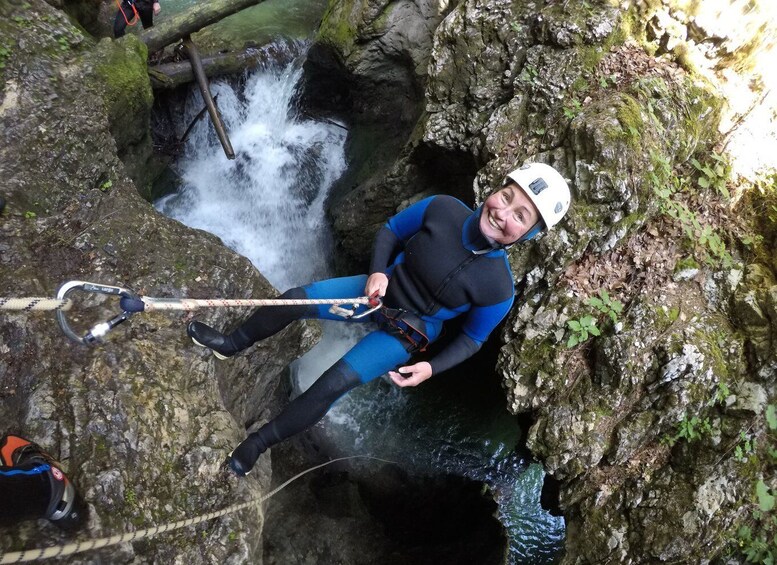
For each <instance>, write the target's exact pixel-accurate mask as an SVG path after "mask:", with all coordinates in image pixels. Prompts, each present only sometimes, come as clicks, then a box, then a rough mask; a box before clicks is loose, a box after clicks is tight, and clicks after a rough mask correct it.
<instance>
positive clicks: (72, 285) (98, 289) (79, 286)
mask: <svg viewBox="0 0 777 565" xmlns="http://www.w3.org/2000/svg"><path fill="white" fill-rule="evenodd" d="M74 290H81V291H83V292H91V293H98V294H110V295H114V296H123V297H127V298H137V297H136V296H135V294H134V293H133V292H132V291H131V290H129V289H127V288H123V287H120V286H109V285H104V284H97V283H92V282H86V281H70V282H67V283H65V284H63V285H62V286H61V287H59V290H58V291H57V298H59V299H62V300H64V299H65V298H67V295H68V294H70V293H71V292H73V291H74ZM132 314H133V312H127V311H122V313H121V314H118V315H116V316H114V317H113V318H111V319H110V320H108V321H106V322H103V323H101V324H97V325H96V326H94V327H93V328H92V329H91V330H89V331H88V332H87V333H86V334H84V336H83V337H82V336H79V335H78V334H77V333H76V332H75V331H73V329H72V328H71V327H70V325H69V324H68V322H67V318H66V316H65V312H63V311H62V310H57V322H58V323H59V327H60V328H62V331H63V332H64V334H65V335H66V336H67V337H69V338H70V339H72V340H73V341H76V342H78V343H82V344H84V345H95V344H97V343H99V342H100V341H102V338H103V336H105V334H107V333H108V332H109V331H111V330H112V329H113V328H115V327H116V326H118V325H119V324H121V323H122V322H126V321H127V320H128V319H129V317H130V316H131V315H132Z"/></svg>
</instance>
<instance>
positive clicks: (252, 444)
mask: <svg viewBox="0 0 777 565" xmlns="http://www.w3.org/2000/svg"><path fill="white" fill-rule="evenodd" d="M266 450H267V448H266V447H265V445H264V442H263V441H262V439H261V438H260V437H259V434H258V433H253V434H250V435H249V436H248V437H247V438H245V439H244V440H243V441H242V442H241V443H240V445H238V446H237V447H236V448H235V450H234V451H233V452H232V453H230V454H229V468H230V469H232V471H234V473H235V474H236V475H237V476H238V477H245V476H246V475H247V474H248V473H250V472H251V469H253V468H254V465H256V460H257V459H259V456H260V455H261V454H262V453H264V452H265V451H266Z"/></svg>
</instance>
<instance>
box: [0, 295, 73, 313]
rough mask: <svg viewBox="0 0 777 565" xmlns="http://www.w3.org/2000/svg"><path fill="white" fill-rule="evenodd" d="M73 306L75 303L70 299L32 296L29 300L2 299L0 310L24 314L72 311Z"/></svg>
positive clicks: (0, 300)
mask: <svg viewBox="0 0 777 565" xmlns="http://www.w3.org/2000/svg"><path fill="white" fill-rule="evenodd" d="M72 305H73V302H72V301H71V300H70V299H69V298H65V299H59V298H43V297H40V296H31V297H29V298H2V297H0V310H22V311H24V312H33V311H36V312H41V311H44V310H70V307H71V306H72Z"/></svg>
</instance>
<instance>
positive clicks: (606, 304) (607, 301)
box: [586, 288, 623, 324]
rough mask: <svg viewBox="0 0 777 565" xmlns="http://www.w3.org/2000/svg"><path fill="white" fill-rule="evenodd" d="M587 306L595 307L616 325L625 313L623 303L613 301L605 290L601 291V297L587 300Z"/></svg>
mask: <svg viewBox="0 0 777 565" xmlns="http://www.w3.org/2000/svg"><path fill="white" fill-rule="evenodd" d="M586 304H588V305H589V306H593V307H594V308H596V309H597V310H599V312H601V313H602V314H606V315H607V316H609V317H610V319H611V320H612V323H613V324H615V323H617V322H618V315H619V314H620V313H621V312H623V303H621V301H620V300H613V299H612V298H610V295H609V294H608V293H607V291H606V290H604V289H603V288H602V289H600V290H599V296H598V297H596V296H592V297H591V298H589V299H588V300H586Z"/></svg>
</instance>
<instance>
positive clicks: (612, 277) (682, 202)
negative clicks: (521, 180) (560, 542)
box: [323, 0, 777, 563]
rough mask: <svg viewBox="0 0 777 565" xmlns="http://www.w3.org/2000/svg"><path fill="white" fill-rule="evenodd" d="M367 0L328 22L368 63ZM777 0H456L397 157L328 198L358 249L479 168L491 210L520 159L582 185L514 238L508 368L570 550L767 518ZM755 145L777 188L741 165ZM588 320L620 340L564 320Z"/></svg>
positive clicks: (709, 543) (605, 557)
mask: <svg viewBox="0 0 777 565" xmlns="http://www.w3.org/2000/svg"><path fill="white" fill-rule="evenodd" d="M335 5H337V6H342V4H340V3H333V6H335ZM419 5H420V3H419ZM358 7H359V10H357V9H356V8H355V7H353V6H352V7H351V10H350V11H349V12H348V13H346V14H343V15H342V18H343V20H342V21H340V22H339V23H338V24H337V25H336V24H335V23H332V22H329V23H328V28H327V29H338V30H341V31H342V30H345V31H350V35H349V37H350V39H349V40H348V41H344V40H341V41H340V45H341V47H340V49H341V52H342V53H343V57H344V59H345V60H347V61H349V66H348V69H349V70H351V71H352V70H353V69H357V68H359V64H358V63H356V62H354V61H353V60H352V58H353V46H354V45H359V46H360V47H359V49H360V50H361V52H362V53H368V52H370V51H371V46H372V45H373V43H374V41H375V39H374V36H372V35H370V34H369V33H366V31H365V30H364V29H363V28H360V27H359V25H358V22H359V21H361V20H360V18H361V19H363V18H365V17H366V14H371V16H370V17H374V15H375V13H377V12H378V11H380V9H382V7H383V4H382V3H380V2H371V3H369V2H368V3H362V4H360V5H358ZM769 10H770V7H769V6H768V3H766V2H759V3H751V4H749V5H748V7H747V8H743V7H742V5H740V4H739V3H736V2H731V3H728V2H722V3H718V4H716V6H714V7H710V6H702V5H701V4H700V3H694V2H672V1H668V0H667V1H665V2H663V3H662V2H637V3H633V4H626V5H616V4H610V3H602V2H582V3H570V2H547V3H544V2H540V3H537V2H514V1H513V2H511V1H507V0H467V1H463V2H460V3H458V4H457V5H456V6H454V7H452V9H451V11H450V13H449V14H448V15H447V16H446V17H445V19H444V20H443V21H442V22H441V24H440V25H439V26H438V27H437V28H436V29H435V30H434V33H433V40H432V51H431V55H430V58H429V67H428V71H427V74H426V76H424V77H422V78H421V80H423V81H425V90H424V92H425V94H424V100H423V102H422V112H421V115H420V118H419V120H418V122H417V123H416V124H415V127H414V130H413V132H412V134H411V135H410V136H409V138H408V140H407V142H406V144H405V145H404V147H403V149H402V150H401V152H400V155H399V157H398V158H397V159H396V160H395V161H393V162H392V163H390V164H389V166H387V167H385V168H378V169H377V170H374V172H373V174H372V175H371V176H367V175H365V176H367V178H364V179H362V180H361V182H358V183H356V184H355V186H353V187H352V190H351V191H350V192H349V193H348V194H347V195H346V196H344V197H343V198H342V199H341V200H340V201H338V202H337V206H336V208H335V209H333V212H332V213H333V216H334V218H335V227H336V228H337V229H339V230H340V233H341V235H342V238H343V241H344V242H345V245H346V247H348V248H349V249H350V250H351V251H352V254H353V256H354V257H359V256H363V255H364V254H366V253H367V251H368V246H369V242H370V241H371V238H372V234H373V233H374V231H375V229H376V227H377V226H379V225H380V223H381V222H382V221H383V219H384V218H385V216H386V215H387V214H390V213H392V212H393V211H395V210H397V209H401V208H402V207H404V206H405V205H406V204H407V203H408V201H412V200H413V199H415V198H419V197H421V196H423V195H426V194H429V193H432V192H448V193H452V194H456V195H460V194H462V186H463V185H464V184H470V183H473V179H474V183H473V184H474V195H473V194H472V191H470V194H469V198H472V199H473V200H476V201H479V200H481V199H482V198H483V197H484V196H485V195H486V194H487V193H488V192H490V190H491V189H492V188H493V187H495V186H498V184H499V183H500V182H501V179H502V178H503V175H504V174H505V173H506V172H507V171H509V170H510V169H511V168H513V167H514V166H515V165H516V164H520V163H522V162H524V161H525V160H539V161H544V162H548V163H551V164H553V165H555V166H557V167H558V168H559V169H560V170H561V171H562V172H563V173H564V174H565V175H566V176H567V177H568V178H569V179H571V185H572V189H573V207H572V211H571V213H570V215H569V217H568V219H567V220H566V221H565V222H564V224H563V225H562V226H561V227H560V228H559V229H557V230H555V231H554V232H553V233H552V234H550V235H548V236H545V237H542V238H541V239H540V240H538V241H536V242H533V243H532V244H530V245H526V246H523V247H520V248H516V249H514V250H513V251H511V262H512V264H513V267H514V271H515V274H516V277H517V279H518V280H517V282H519V283H520V284H519V288H520V290H521V300H520V302H519V304H518V306H517V307H516V308H514V309H513V312H512V313H511V315H510V318H509V320H508V322H507V324H506V326H505V328H504V331H503V334H502V339H503V340H504V343H505V345H504V347H503V348H502V351H501V353H500V355H499V359H498V361H497V367H496V369H497V370H498V371H499V373H500V374H501V375H502V376H503V379H504V385H505V391H506V394H507V397H508V401H509V406H510V409H511V410H512V411H514V412H515V413H516V414H518V413H530V414H531V416H532V418H533V421H534V424H533V425H532V427H531V430H530V437H529V442H528V445H529V448H530V449H531V450H532V451H533V452H534V454H535V455H536V456H537V457H538V458H540V459H541V460H542V461H544V463H545V465H546V468H547V469H548V471H549V473H550V474H551V475H552V476H553V477H554V478H555V480H557V481H558V484H559V487H560V506H561V509H562V511H563V512H564V514H565V516H566V518H567V524H568V535H567V541H566V556H565V557H564V563H589V562H590V563H593V562H597V563H599V562H602V563H645V562H699V561H702V560H705V559H710V558H712V557H713V556H716V555H720V554H721V553H722V552H724V551H726V547H729V548H730V547H731V545H730V544H732V543H733V544H734V545H736V543H737V542H736V541H735V540H736V539H737V526H738V525H740V524H752V523H753V516H754V515H753V512H752V511H753V509H754V508H755V486H756V483H757V481H758V480H759V479H764V480H765V484H766V486H767V488H771V489H774V488H775V487H776V486H777V485H775V484H774V476H775V474H774V461H773V459H770V457H772V456H770V455H769V453H768V449H770V448H772V449H773V448H774V446H773V445H771V444H770V441H773V437H772V439H769V436H768V435H767V424H766V421H765V418H764V413H765V409H766V406H767V404H769V403H772V404H774V403H775V398H776V397H777V390H776V389H775V377H776V376H777V373H776V371H777V357H776V353H775V351H776V349H775V347H774V343H775V336H777V325H775V320H777V317H775V316H774V312H775V278H774V276H775V263H774V256H775V252H776V251H777V248H775V239H774V232H775V222H777V214H775V213H774V212H773V211H772V213H767V210H770V208H769V207H770V206H774V203H775V199H776V198H777V197H776V196H775V192H774V184H773V182H774V181H773V179H774V177H773V176H772V177H769V176H768V174H769V172H768V170H767V171H765V172H764V171H763V166H764V165H768V164H769V163H768V161H767V162H764V159H763V155H764V154H766V155H767V159H768V152H766V153H765V152H763V151H759V148H760V147H761V145H762V144H767V143H768V142H769V141H770V140H772V141H773V140H774V139H775V138H777V133H776V130H777V128H775V125H774V122H773V116H772V117H771V118H769V117H767V118H766V121H765V122H763V123H762V124H761V125H764V126H765V127H764V128H763V129H762V130H760V136H761V137H760V138H759V140H758V141H757V142H753V141H750V142H746V141H742V139H739V138H737V136H739V135H740V134H741V133H742V132H744V131H746V130H748V129H749V128H750V126H752V125H753V123H754V122H755V121H758V119H760V118H755V113H754V110H757V109H760V106H764V105H766V107H767V109H768V108H773V106H768V104H774V97H771V98H768V97H767V94H768V92H769V84H768V83H767V82H766V81H768V80H769V76H770V73H769V71H767V68H768V67H767V65H768V63H767V61H768V53H769V52H770V50H771V49H773V47H774V37H775V29H774V24H773V22H774V20H769V14H770V12H769ZM333 11H334V9H333ZM735 22H738V23H735ZM770 22H771V23H770ZM739 24H741V25H739ZM330 35H331V34H330ZM323 40H324V41H330V42H331V39H330V36H325V37H324V38H323ZM404 65H405V70H406V71H407V70H409V69H412V68H413V65H412V64H411V63H410V62H409V61H407V60H406V61H405V62H404ZM396 74H397V73H396V72H394V73H390V74H388V75H387V76H389V77H390V76H396ZM743 85H747V88H744V89H743V88H742V86H743ZM735 91H736V93H737V95H736V96H735V95H734V94H733V93H734V92H735ZM767 103H768V104H767ZM766 114H768V111H767V112H766ZM769 120H771V121H769ZM743 123H746V124H747V123H749V124H750V126H746V127H740V126H741V125H742V124H743ZM734 126H736V127H734ZM734 138H737V139H738V141H737V142H736V145H737V147H736V149H737V151H732V152H731V153H730V157H729V160H728V161H727V160H726V158H725V157H721V156H720V152H721V151H722V150H723V149H724V148H725V146H726V142H727V141H730V140H731V139H734ZM747 143H749V145H747ZM743 146H744V147H748V148H749V149H744V147H743ZM730 149H733V148H730ZM748 152H749V153H750V154H752V155H755V154H760V155H761V156H762V158H761V161H760V167H761V171H762V176H761V177H757V176H755V175H754V174H753V170H754V169H753V168H750V169H749V170H748V168H747V167H744V166H738V165H739V164H740V162H741V161H742V159H743V158H744V155H743V154H745V153H748ZM742 164H743V165H744V163H742ZM771 165H772V166H773V162H772V163H771ZM732 168H733V169H734V170H736V171H738V172H739V173H741V174H744V175H746V176H747V177H749V178H742V177H740V178H738V177H737V176H736V175H732V174H731V170H732ZM772 174H773V173H772ZM737 179H738V180H737ZM770 179H771V180H770ZM748 188H750V190H749V191H748V190H747V189H748ZM741 194H745V196H744V197H741ZM473 196H474V198H473ZM603 293H604V294H603ZM591 298H596V299H597V300H598V302H596V301H593V302H592V301H591ZM613 299H617V300H619V301H620V303H621V304H623V305H625V307H624V308H623V309H617V311H616V310H612V309H608V307H607V304H613V302H612V300H613ZM610 311H611V312H612V316H609V315H608V314H607V313H608V312H610ZM581 320H585V321H586V323H588V324H590V323H591V322H594V321H595V323H596V324H597V328H596V331H597V332H600V333H601V335H600V336H599V337H593V336H592V335H591V334H586V335H585V336H584V335H583V334H582V332H579V331H578V332H575V330H574V327H575V326H574V324H572V325H570V324H569V323H568V322H575V323H577V324H578V325H577V327H578V328H580V327H581V326H580V321H581ZM600 330H601V331H600ZM573 334H576V338H575V340H571V339H570V338H571V336H572V335H573ZM589 338H592V339H589ZM580 342H582V344H580ZM575 344H576V345H575ZM753 440H755V441H756V443H759V442H760V443H761V445H762V447H761V449H760V450H757V449H753V448H752V445H753V444H752V441H753ZM737 447H739V450H737ZM747 450H750V451H749V452H748V453H745V454H743V451H747ZM772 492H773V490H772ZM755 521H756V522H758V519H757V514H756V519H755ZM744 543H745V545H747V542H744Z"/></svg>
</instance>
